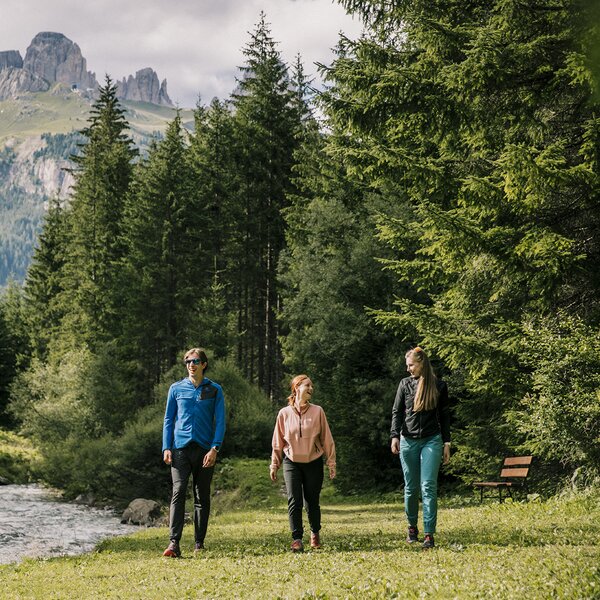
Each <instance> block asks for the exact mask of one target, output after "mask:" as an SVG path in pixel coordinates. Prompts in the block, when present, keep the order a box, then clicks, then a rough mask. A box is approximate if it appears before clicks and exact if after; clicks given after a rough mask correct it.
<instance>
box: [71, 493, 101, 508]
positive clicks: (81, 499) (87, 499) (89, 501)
mask: <svg viewBox="0 0 600 600" xmlns="http://www.w3.org/2000/svg"><path fill="white" fill-rule="evenodd" d="M74 502H75V504H85V505H86V506H94V504H95V503H96V496H94V494H79V496H77V498H75V500H74Z"/></svg>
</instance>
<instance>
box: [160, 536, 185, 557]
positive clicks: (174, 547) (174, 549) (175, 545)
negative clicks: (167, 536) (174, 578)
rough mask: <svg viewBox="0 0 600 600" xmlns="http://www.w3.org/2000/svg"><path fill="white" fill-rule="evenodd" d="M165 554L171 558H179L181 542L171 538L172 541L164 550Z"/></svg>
mask: <svg viewBox="0 0 600 600" xmlns="http://www.w3.org/2000/svg"><path fill="white" fill-rule="evenodd" d="M163 556H169V557H170V558H179V557H180V556H181V550H180V549H179V542H177V541H175V540H171V542H170V543H169V545H168V546H167V549H166V550H165V551H164V552H163Z"/></svg>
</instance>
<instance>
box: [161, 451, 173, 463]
mask: <svg viewBox="0 0 600 600" xmlns="http://www.w3.org/2000/svg"><path fill="white" fill-rule="evenodd" d="M163 460H164V461H165V462H166V463H167V464H168V465H170V464H171V461H172V460H173V455H172V454H171V451H170V450H165V451H164V452H163Z"/></svg>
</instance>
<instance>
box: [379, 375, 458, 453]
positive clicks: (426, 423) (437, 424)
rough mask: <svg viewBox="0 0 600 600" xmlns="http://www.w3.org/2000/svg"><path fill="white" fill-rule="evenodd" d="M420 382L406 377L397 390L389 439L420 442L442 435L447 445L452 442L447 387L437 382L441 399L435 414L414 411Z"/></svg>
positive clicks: (433, 412)
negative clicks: (401, 438) (400, 438)
mask: <svg viewBox="0 0 600 600" xmlns="http://www.w3.org/2000/svg"><path fill="white" fill-rule="evenodd" d="M417 384H418V379H415V378H414V377H405V378H404V379H403V380H402V381H401V382H400V385H399V386H398V391H397V392H396V399H395V401H394V408H393V409H392V427H391V430H390V438H399V437H400V434H402V435H403V436H404V437H406V438H412V439H419V438H425V437H429V436H430V435H435V434H436V433H441V434H442V440H443V441H444V442H449V441H450V403H449V401H448V386H447V385H446V384H445V382H443V381H442V380H441V379H438V380H437V382H436V385H437V388H438V391H439V398H438V404H437V406H436V408H434V409H433V410H421V411H419V412H414V411H413V403H414V400H415V393H416V391H417Z"/></svg>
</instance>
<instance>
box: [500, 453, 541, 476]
mask: <svg viewBox="0 0 600 600" xmlns="http://www.w3.org/2000/svg"><path fill="white" fill-rule="evenodd" d="M532 460H533V456H510V457H508V458H505V459H504V464H503V465H502V470H501V471H500V477H503V478H505V479H525V477H527V475H529V468H530V467H531V461H532Z"/></svg>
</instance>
